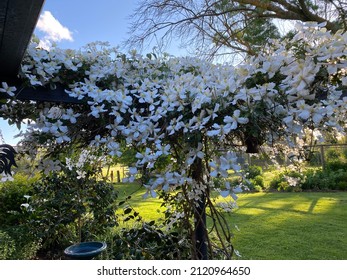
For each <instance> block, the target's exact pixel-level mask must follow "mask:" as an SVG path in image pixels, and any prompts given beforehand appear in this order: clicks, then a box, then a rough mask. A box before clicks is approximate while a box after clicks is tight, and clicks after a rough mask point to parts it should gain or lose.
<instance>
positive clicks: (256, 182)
mask: <svg viewBox="0 0 347 280" xmlns="http://www.w3.org/2000/svg"><path fill="white" fill-rule="evenodd" d="M250 181H251V182H252V184H253V185H254V186H258V187H260V189H264V178H263V176H261V175H257V176H255V177H254V178H253V179H250ZM258 189H259V188H258Z"/></svg>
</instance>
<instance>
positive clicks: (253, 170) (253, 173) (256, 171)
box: [245, 165, 263, 179]
mask: <svg viewBox="0 0 347 280" xmlns="http://www.w3.org/2000/svg"><path fill="white" fill-rule="evenodd" d="M245 172H246V174H247V176H246V177H247V179H254V178H255V177H257V176H260V175H262V174H263V169H262V167H261V166H257V165H250V166H248V168H247V169H246V170H245Z"/></svg>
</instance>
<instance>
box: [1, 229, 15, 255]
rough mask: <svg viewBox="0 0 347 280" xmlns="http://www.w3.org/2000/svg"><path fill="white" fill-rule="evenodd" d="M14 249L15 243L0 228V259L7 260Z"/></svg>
mask: <svg viewBox="0 0 347 280" xmlns="http://www.w3.org/2000/svg"><path fill="white" fill-rule="evenodd" d="M14 251H15V243H14V241H13V239H12V238H11V236H9V235H8V233H7V232H4V231H1V230H0V260H8V259H10V257H11V255H12V254H13V252H14Z"/></svg>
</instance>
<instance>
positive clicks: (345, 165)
mask: <svg viewBox="0 0 347 280" xmlns="http://www.w3.org/2000/svg"><path fill="white" fill-rule="evenodd" d="M326 169H327V170H328V171H329V172H336V171H339V170H343V171H347V162H343V161H340V160H333V161H329V162H327V163H326Z"/></svg>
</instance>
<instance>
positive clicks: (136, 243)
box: [107, 221, 191, 260]
mask: <svg viewBox="0 0 347 280" xmlns="http://www.w3.org/2000/svg"><path fill="white" fill-rule="evenodd" d="M190 252H191V251H190V243H189V240H188V239H187V235H183V234H180V233H179V232H178V231H167V230H165V229H164V228H163V226H161V225H157V224H156V223H155V222H154V221H151V222H143V223H140V224H138V225H137V226H135V227H132V228H122V229H121V230H119V231H118V232H117V233H116V234H115V235H114V236H113V239H112V240H111V241H110V242H109V249H108V256H107V258H108V259H118V260H120V259H126V260H146V259H147V260H149V259H150V260H158V259H160V260H169V259H189V256H190Z"/></svg>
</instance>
